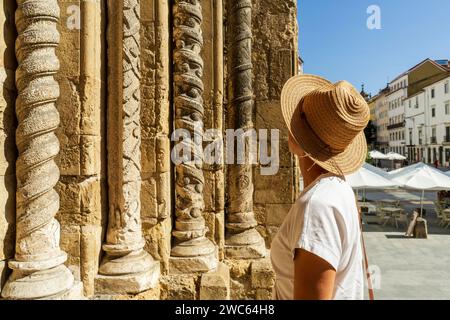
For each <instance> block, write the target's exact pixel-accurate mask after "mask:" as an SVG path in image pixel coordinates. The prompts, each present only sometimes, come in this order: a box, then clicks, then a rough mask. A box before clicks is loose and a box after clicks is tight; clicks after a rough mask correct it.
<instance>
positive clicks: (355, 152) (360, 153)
mask: <svg viewBox="0 0 450 320" xmlns="http://www.w3.org/2000/svg"><path fill="white" fill-rule="evenodd" d="M332 85H333V84H332V83H331V82H330V81H328V80H326V79H324V78H321V77H319V76H315V75H297V76H294V77H292V78H291V79H289V80H288V81H287V82H286V84H285V85H284V87H283V90H282V92H281V111H282V114H283V118H284V121H285V122H286V126H287V127H288V129H289V132H290V133H291V135H292V137H293V138H294V139H295V141H296V142H297V143H298V145H299V146H300V147H301V148H302V149H303V150H304V151H305V152H306V153H307V154H308V155H309V157H310V158H312V160H314V161H315V162H316V163H317V164H318V165H320V166H321V167H322V168H324V169H326V170H328V171H330V172H332V173H335V174H338V175H340V174H344V175H347V174H351V173H353V172H355V171H357V170H358V169H359V168H360V167H361V166H362V165H363V164H364V162H365V159H366V155H367V142H366V137H365V135H364V131H361V132H360V133H359V134H358V135H357V136H356V137H355V138H354V139H353V140H352V142H351V143H350V144H349V145H348V146H347V148H345V150H344V151H343V152H341V153H339V154H335V153H331V152H330V151H329V150H328V148H327V145H326V144H325V143H323V141H321V140H320V139H318V138H317V136H316V135H315V134H314V132H312V131H311V129H310V128H309V127H308V124H307V123H305V120H304V118H303V117H301V116H300V111H301V110H300V108H298V106H299V103H300V101H301V100H302V98H303V97H304V96H305V95H307V94H308V93H310V92H312V91H314V90H316V89H318V88H323V87H325V86H332ZM324 125H326V124H324Z"/></svg>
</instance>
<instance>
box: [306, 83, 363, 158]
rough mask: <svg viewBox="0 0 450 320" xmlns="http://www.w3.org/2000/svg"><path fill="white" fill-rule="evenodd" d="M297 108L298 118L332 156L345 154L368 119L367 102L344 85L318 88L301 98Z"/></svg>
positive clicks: (347, 85) (354, 90) (348, 84)
mask: <svg viewBox="0 0 450 320" xmlns="http://www.w3.org/2000/svg"><path fill="white" fill-rule="evenodd" d="M300 104H301V108H302V110H301V116H302V117H304V118H305V120H306V121H307V123H308V124H309V126H310V127H311V129H312V130H313V131H314V133H315V134H316V135H317V137H318V138H319V139H320V140H321V141H323V142H324V143H325V144H326V145H328V146H329V150H330V151H331V152H332V153H336V154H337V153H340V152H342V151H343V150H345V148H346V147H347V146H348V145H349V144H350V143H351V142H352V140H353V139H354V138H355V137H356V136H357V135H358V134H359V133H360V132H361V131H362V130H364V128H365V127H366V126H367V123H368V122H369V119H370V110H369V106H368V104H367V102H366V101H365V100H364V98H363V97H362V96H361V94H360V93H359V92H358V91H357V90H356V89H355V88H354V87H353V86H352V85H351V84H350V83H349V82H347V81H339V82H337V83H335V84H330V85H326V86H323V87H320V88H318V89H316V90H314V91H312V92H310V93H308V94H307V95H305V96H304V97H303V99H302V101H301V102H300Z"/></svg>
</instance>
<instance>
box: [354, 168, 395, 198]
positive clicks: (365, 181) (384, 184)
mask: <svg viewBox="0 0 450 320" xmlns="http://www.w3.org/2000/svg"><path fill="white" fill-rule="evenodd" d="M373 168H375V169H376V170H378V171H381V172H383V173H385V172H384V171H383V170H380V169H378V168H376V167H374V166H372V165H370V164H368V163H365V164H364V165H363V166H362V167H361V168H360V169H359V170H358V171H356V172H355V173H352V174H350V175H347V176H345V178H346V180H347V182H348V183H349V184H350V186H351V187H352V188H353V189H356V194H357V195H358V190H359V189H363V190H364V193H365V190H366V189H388V188H396V187H398V184H397V183H396V182H395V181H391V180H389V179H387V178H385V177H384V176H382V175H381V174H378V173H376V172H375V170H374V169H373ZM364 198H365V195H364Z"/></svg>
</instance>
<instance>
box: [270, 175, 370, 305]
mask: <svg viewBox="0 0 450 320" xmlns="http://www.w3.org/2000/svg"><path fill="white" fill-rule="evenodd" d="M360 237H361V231H360V225H359V216H358V210H357V207H356V202H355V195H354V193H353V191H352V188H351V187H350V186H349V184H348V183H347V182H346V181H345V180H344V179H342V178H340V177H337V176H335V175H333V174H325V175H321V176H320V177H318V178H317V179H316V180H315V181H314V182H313V183H311V184H310V185H309V186H308V187H307V188H306V189H305V190H303V192H302V194H301V195H300V197H299V198H298V199H297V201H296V202H295V204H294V205H293V206H292V208H291V210H290V211H289V213H288V215H287V216H286V218H285V220H284V221H283V224H282V225H281V227H280V229H279V231H278V232H277V234H276V236H275V238H274V239H273V241H272V245H271V251H270V256H271V261H272V266H273V268H274V271H275V274H276V282H275V287H274V291H273V298H274V299H279V300H292V299H293V297H294V293H293V291H294V253H295V249H296V248H301V249H304V250H306V251H308V252H311V253H313V254H315V255H317V256H319V257H321V258H322V259H324V260H325V261H327V262H328V263H329V264H330V265H331V266H332V267H333V268H334V269H335V270H336V280H335V284H334V292H333V299H335V300H346V299H351V300H362V299H363V298H364V292H363V290H364V276H363V260H362V252H361V238H360Z"/></svg>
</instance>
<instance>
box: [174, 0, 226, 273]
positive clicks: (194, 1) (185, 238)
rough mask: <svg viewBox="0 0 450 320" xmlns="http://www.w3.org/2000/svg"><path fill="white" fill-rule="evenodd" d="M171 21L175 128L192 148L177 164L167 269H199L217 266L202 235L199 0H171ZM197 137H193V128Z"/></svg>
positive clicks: (189, 147) (205, 269) (201, 112)
mask: <svg viewBox="0 0 450 320" xmlns="http://www.w3.org/2000/svg"><path fill="white" fill-rule="evenodd" d="M173 21H174V30H173V37H174V42H175V44H174V57H173V59H174V99H175V129H185V130H187V131H188V132H189V133H190V134H191V138H192V139H190V140H182V141H179V142H177V143H176V145H175V148H177V147H180V146H182V145H183V144H185V146H186V147H188V149H189V150H191V151H192V154H191V158H192V159H191V160H192V161H184V162H183V163H181V164H177V165H176V186H175V197H176V199H175V214H176V221H175V228H174V230H173V232H172V234H173V236H174V238H175V239H174V240H175V244H174V246H173V248H172V251H171V261H170V262H171V264H170V268H171V272H175V273H189V272H204V271H208V270H211V269H215V268H216V267H217V250H216V247H215V246H214V244H213V243H212V242H211V241H210V240H209V239H208V238H207V237H206V236H205V235H206V232H207V227H206V225H205V220H204V218H203V215H202V214H203V210H204V201H203V185H204V177H203V171H202V169H203V163H202V159H203V149H202V138H201V135H202V130H203V115H204V107H203V98H202V94H203V90H204V89H203V80H202V76H203V60H202V58H201V54H200V52H201V50H202V47H203V37H202V30H201V24H202V7H201V4H200V0H175V1H174V6H173ZM195 130H196V131H197V134H199V135H200V139H199V140H200V141H198V139H196V138H194V137H195V135H194V131H195Z"/></svg>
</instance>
